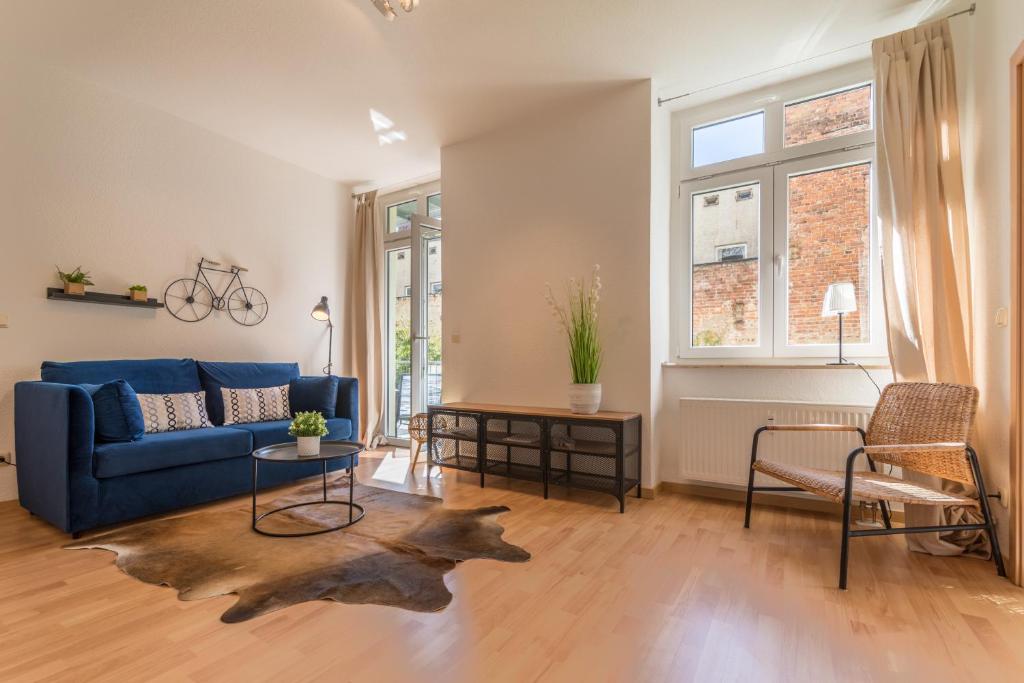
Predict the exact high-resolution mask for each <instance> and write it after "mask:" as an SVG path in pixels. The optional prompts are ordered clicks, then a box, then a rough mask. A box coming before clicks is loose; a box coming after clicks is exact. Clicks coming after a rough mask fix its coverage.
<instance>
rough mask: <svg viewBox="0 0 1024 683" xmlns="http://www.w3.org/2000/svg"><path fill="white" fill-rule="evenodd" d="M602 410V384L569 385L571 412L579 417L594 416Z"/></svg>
mask: <svg viewBox="0 0 1024 683" xmlns="http://www.w3.org/2000/svg"><path fill="white" fill-rule="evenodd" d="M600 408H601V385H600V384H570V385H569V410H571V411H572V412H574V413H576V414H577V415H593V414H594V413H596V412H597V411H598V410H599V409H600Z"/></svg>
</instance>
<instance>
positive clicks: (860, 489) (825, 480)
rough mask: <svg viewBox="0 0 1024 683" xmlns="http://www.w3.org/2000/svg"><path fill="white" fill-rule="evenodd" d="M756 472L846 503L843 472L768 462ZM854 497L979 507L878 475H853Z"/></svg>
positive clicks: (961, 498) (762, 462)
mask: <svg viewBox="0 0 1024 683" xmlns="http://www.w3.org/2000/svg"><path fill="white" fill-rule="evenodd" d="M754 469H755V470H757V471H758V472H764V473H765V474H767V475H770V476H772V477H775V478H776V479H781V480H782V481H784V482H787V483H790V484H792V485H793V486H799V487H800V488H802V489H804V490H806V491H810V492H811V493H815V494H817V495H819V496H821V497H822V498H829V499H831V500H833V501H835V502H836V503H842V502H843V489H844V478H845V475H844V473H843V472H836V471H831V470H820V469H816V468H814V467H802V466H800V465H784V464H782V463H778V462H769V461H766V460H758V461H757V462H755V463H754ZM853 497H854V498H856V499H860V500H875V501H879V500H887V501H891V502H894V503H917V504H920V505H970V506H971V507H977V506H978V501H977V499H976V498H970V497H968V496H955V495H951V494H949V493H945V492H943V491H939V490H937V489H932V488H928V487H927V486H922V485H921V484H917V483H914V482H909V481H905V480H903V479H898V478H896V477H890V476H888V475H886V474H880V473H876V472H857V473H855V474H854V475H853Z"/></svg>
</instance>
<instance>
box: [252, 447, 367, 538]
mask: <svg viewBox="0 0 1024 683" xmlns="http://www.w3.org/2000/svg"><path fill="white" fill-rule="evenodd" d="M362 450H363V444H361V443H359V442H357V441H321V442H320V454H319V455H299V451H298V448H297V447H296V445H295V444H294V443H281V444H277V445H274V446H266V447H265V448H259V449H257V450H255V451H253V453H252V530H253V531H255V532H256V533H258V534H263V535H264V536H278V537H282V538H289V537H293V536H315V535H316V534H325V533H327V532H329V531H337V530H338V529H344V528H345V527H347V526H352V525H353V524H355V523H356V522H358V521H359V520H361V519H362V518H363V515H364V514H366V513H365V511H364V510H363V506H362V505H358V504H356V503H353V502H352V489H353V488H354V484H355V478H356V475H355V473H354V472H353V471H352V466H353V461H354V459H355V456H356V454H358V453H360V452H362ZM344 458H347V459H348V472H349V480H348V500H347V501H344V500H327V463H328V462H330V461H332V460H340V459H344ZM261 462H271V463H279V464H286V463H293V464H294V463H302V462H319V463H322V464H323V468H324V473H323V482H324V496H323V500H314V501H309V502H307V503H292V504H291V505H285V506H284V507H280V508H275V509H273V510H267V511H266V512H264V513H263V514H261V515H258V516H257V514H256V490H257V479H258V477H259V465H260V463H261ZM307 505H347V506H348V522H346V523H345V524H339V525H338V526H333V527H330V528H328V529H317V530H316V531H303V532H297V533H287V534H282V533H275V532H273V531H263V530H262V529H260V528H259V527H258V526H257V524H258V523H259V521H260V520H261V519H263V518H264V517H268V516H270V515H273V514H276V513H278V512H283V511H285V510H291V509H293V508H297V507H304V506H307ZM354 510H358V511H359V514H357V515H354V514H353V511H354Z"/></svg>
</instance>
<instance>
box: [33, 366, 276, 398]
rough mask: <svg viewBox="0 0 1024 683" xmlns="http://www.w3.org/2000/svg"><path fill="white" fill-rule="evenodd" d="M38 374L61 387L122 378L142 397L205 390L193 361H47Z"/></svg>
mask: <svg viewBox="0 0 1024 683" xmlns="http://www.w3.org/2000/svg"><path fill="white" fill-rule="evenodd" d="M39 374H40V377H41V378H42V380H43V381H44V382H56V383H58V384H104V383H106V382H112V381H113V380H115V379H123V380H124V381H126V382H128V384H130V385H132V389H134V390H135V391H137V392H138V393H140V394H178V393H184V392H190V391H201V390H202V385H201V384H200V383H199V372H198V370H197V369H196V362H195V361H194V360H192V359H191V358H183V359H175V358H157V359H153V360H83V361H75V362H72V363H58V362H54V361H49V360H48V361H45V362H44V363H43V365H42V367H41V368H40V372H39ZM286 381H287V380H286Z"/></svg>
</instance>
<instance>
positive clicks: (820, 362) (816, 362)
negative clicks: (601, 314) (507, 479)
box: [661, 358, 891, 371]
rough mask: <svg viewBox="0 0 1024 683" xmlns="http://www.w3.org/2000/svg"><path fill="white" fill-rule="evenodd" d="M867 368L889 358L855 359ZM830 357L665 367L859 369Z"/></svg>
mask: <svg viewBox="0 0 1024 683" xmlns="http://www.w3.org/2000/svg"><path fill="white" fill-rule="evenodd" d="M854 360H855V361H856V362H857V363H860V364H861V365H862V366H863V367H864V369H866V370H889V369H890V368H891V366H890V365H889V359H888V358H863V359H854ZM830 361H831V359H829V358H685V359H682V358H681V359H679V360H676V361H672V362H667V363H662V364H661V367H663V368H682V369H687V368H757V369H760V370H857V371H859V370H860V368H859V367H857V366H856V365H828V363H829V362H830Z"/></svg>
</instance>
